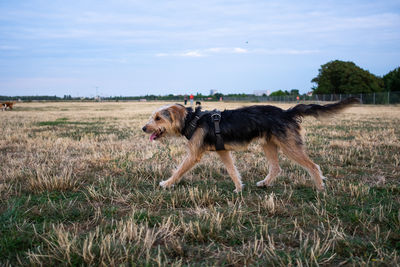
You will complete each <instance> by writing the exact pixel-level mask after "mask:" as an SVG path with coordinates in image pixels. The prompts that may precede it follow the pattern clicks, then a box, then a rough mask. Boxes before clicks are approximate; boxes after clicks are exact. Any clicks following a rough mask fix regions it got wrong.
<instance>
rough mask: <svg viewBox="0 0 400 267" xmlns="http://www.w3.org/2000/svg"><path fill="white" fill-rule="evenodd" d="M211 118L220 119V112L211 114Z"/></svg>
mask: <svg viewBox="0 0 400 267" xmlns="http://www.w3.org/2000/svg"><path fill="white" fill-rule="evenodd" d="M211 118H212V119H213V121H220V120H221V114H219V113H213V114H211Z"/></svg>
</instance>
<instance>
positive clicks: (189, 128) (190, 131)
mask: <svg viewBox="0 0 400 267" xmlns="http://www.w3.org/2000/svg"><path fill="white" fill-rule="evenodd" d="M201 117H203V114H202V115H200V116H199V115H195V116H194V118H193V119H192V120H191V121H190V122H189V124H188V125H187V127H185V130H184V133H183V135H184V136H185V137H186V138H187V139H188V140H190V138H192V135H193V134H194V131H195V130H196V128H197V122H198V120H199V119H200V118H201Z"/></svg>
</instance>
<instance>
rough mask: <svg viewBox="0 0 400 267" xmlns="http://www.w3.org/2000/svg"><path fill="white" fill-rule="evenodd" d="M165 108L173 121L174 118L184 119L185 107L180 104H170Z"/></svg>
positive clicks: (177, 119) (176, 119)
mask: <svg viewBox="0 0 400 267" xmlns="http://www.w3.org/2000/svg"><path fill="white" fill-rule="evenodd" d="M166 110H168V111H169V113H170V116H171V120H172V121H174V120H175V121H182V120H184V119H185V112H186V109H185V107H184V106H182V105H179V104H175V105H172V106H170V107H169V108H167V109H166Z"/></svg>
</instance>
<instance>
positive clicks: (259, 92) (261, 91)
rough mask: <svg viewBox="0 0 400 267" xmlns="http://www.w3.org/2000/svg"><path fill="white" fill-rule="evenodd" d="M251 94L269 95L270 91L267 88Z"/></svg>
mask: <svg viewBox="0 0 400 267" xmlns="http://www.w3.org/2000/svg"><path fill="white" fill-rule="evenodd" d="M253 94H254V95H256V96H263V95H266V96H269V95H270V94H271V92H270V91H269V90H258V91H254V92H253Z"/></svg>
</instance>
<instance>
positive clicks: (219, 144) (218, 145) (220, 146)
mask: <svg viewBox="0 0 400 267" xmlns="http://www.w3.org/2000/svg"><path fill="white" fill-rule="evenodd" d="M211 119H212V120H213V122H214V131H215V137H216V140H215V149H216V150H217V151H218V150H225V146H224V140H223V139H222V136H221V128H220V127H219V123H220V121H221V111H219V110H216V109H215V110H213V112H212V114H211Z"/></svg>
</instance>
